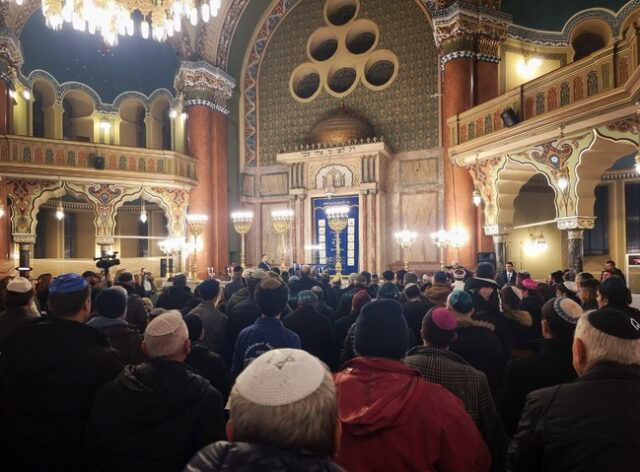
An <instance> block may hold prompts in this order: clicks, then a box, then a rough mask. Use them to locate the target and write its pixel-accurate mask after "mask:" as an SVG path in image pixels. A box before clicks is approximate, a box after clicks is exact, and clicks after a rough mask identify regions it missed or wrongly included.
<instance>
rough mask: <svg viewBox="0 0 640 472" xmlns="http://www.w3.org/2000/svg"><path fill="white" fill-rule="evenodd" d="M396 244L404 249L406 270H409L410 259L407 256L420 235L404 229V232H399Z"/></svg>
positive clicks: (396, 236) (396, 235)
mask: <svg viewBox="0 0 640 472" xmlns="http://www.w3.org/2000/svg"><path fill="white" fill-rule="evenodd" d="M394 236H395V238H396V242H397V243H398V244H399V245H400V247H402V254H403V256H404V270H409V257H408V256H407V252H408V251H409V248H410V247H411V246H413V245H414V243H415V242H416V239H417V238H418V233H416V232H415V231H409V230H408V229H406V228H405V229H403V230H402V231H398V232H397V233H396V234H395V235H394Z"/></svg>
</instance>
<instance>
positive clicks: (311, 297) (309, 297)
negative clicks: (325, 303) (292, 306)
mask: <svg viewBox="0 0 640 472" xmlns="http://www.w3.org/2000/svg"><path fill="white" fill-rule="evenodd" d="M317 301H318V296H317V295H316V294H315V293H313V292H312V291H311V290H303V291H302V292H300V293H299V294H298V304H299V305H313V304H314V303H316V302H317Z"/></svg>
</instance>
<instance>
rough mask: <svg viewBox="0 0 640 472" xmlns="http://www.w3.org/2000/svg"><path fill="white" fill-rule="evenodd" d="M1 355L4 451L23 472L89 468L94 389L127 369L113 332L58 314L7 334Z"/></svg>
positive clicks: (0, 453)
mask: <svg viewBox="0 0 640 472" xmlns="http://www.w3.org/2000/svg"><path fill="white" fill-rule="evenodd" d="M0 359H1V360H0V425H2V427H3V428H6V429H5V430H4V431H3V433H4V434H3V436H5V437H4V438H3V439H2V441H0V449H2V448H5V447H6V450H5V451H0V456H1V457H2V458H3V459H5V460H6V458H7V457H9V455H10V454H11V456H12V457H13V458H14V459H15V467H16V468H15V470H20V471H28V470H47V471H62V470H64V471H67V470H82V466H81V464H82V458H83V442H84V436H85V428H86V423H87V419H88V418H89V412H90V410H91V405H92V403H93V400H94V397H95V394H96V392H97V391H98V389H99V388H100V387H101V386H102V385H103V384H105V383H107V382H108V381H110V380H111V379H113V378H115V377H116V376H117V375H118V373H119V372H120V371H121V370H122V365H121V364H120V360H119V358H118V353H117V352H116V351H115V350H114V349H112V348H111V347H110V346H109V341H108V340H107V338H106V336H105V335H104V334H102V333H101V332H100V331H98V330H96V329H93V328H91V327H89V326H86V325H84V324H82V323H79V322H76V321H71V320H62V319H54V320H52V321H46V322H42V323H36V324H34V325H33V326H29V327H26V328H23V329H21V330H20V331H18V332H16V333H15V334H13V335H12V336H10V337H9V338H7V339H6V341H5V343H4V345H3V348H2V356H1V357H0ZM0 468H2V469H3V470H11V469H9V467H8V466H6V463H5V465H4V467H0Z"/></svg>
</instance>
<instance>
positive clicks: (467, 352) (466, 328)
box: [449, 320, 507, 395]
mask: <svg viewBox="0 0 640 472" xmlns="http://www.w3.org/2000/svg"><path fill="white" fill-rule="evenodd" d="M456 333H457V334H458V338H457V339H456V340H455V341H454V342H453V343H452V344H451V346H449V349H451V350H452V351H453V352H455V353H456V354H458V355H459V356H460V357H462V358H463V359H464V360H465V361H467V362H468V363H469V364H471V365H472V366H473V367H475V368H476V369H478V370H479V371H481V372H483V373H484V374H485V375H486V376H487V380H488V381H489V386H490V387H491V391H492V392H493V394H494V395H495V394H496V393H497V392H498V391H499V390H500V386H501V384H502V376H503V375H504V368H505V364H506V362H507V360H506V357H505V355H504V351H503V350H502V346H501V345H500V340H499V339H498V337H497V336H496V335H495V334H494V332H493V325H491V324H490V323H487V322H484V321H475V320H471V321H466V320H459V321H458V328H457V329H456Z"/></svg>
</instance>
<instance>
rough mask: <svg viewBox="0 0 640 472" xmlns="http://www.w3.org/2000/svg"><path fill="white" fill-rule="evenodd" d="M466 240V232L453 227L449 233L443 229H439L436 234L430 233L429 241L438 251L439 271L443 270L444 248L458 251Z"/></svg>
mask: <svg viewBox="0 0 640 472" xmlns="http://www.w3.org/2000/svg"><path fill="white" fill-rule="evenodd" d="M467 239H468V238H467V234H466V232H465V231H464V230H463V229H462V228H459V227H455V228H454V229H452V230H451V231H445V230H444V229H441V230H440V231H438V232H436V233H431V240H432V241H433V244H435V245H436V247H437V248H438V249H439V251H440V270H444V250H445V248H447V247H453V248H455V249H456V250H458V249H459V248H460V247H462V246H464V245H465V243H466V242H467Z"/></svg>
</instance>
